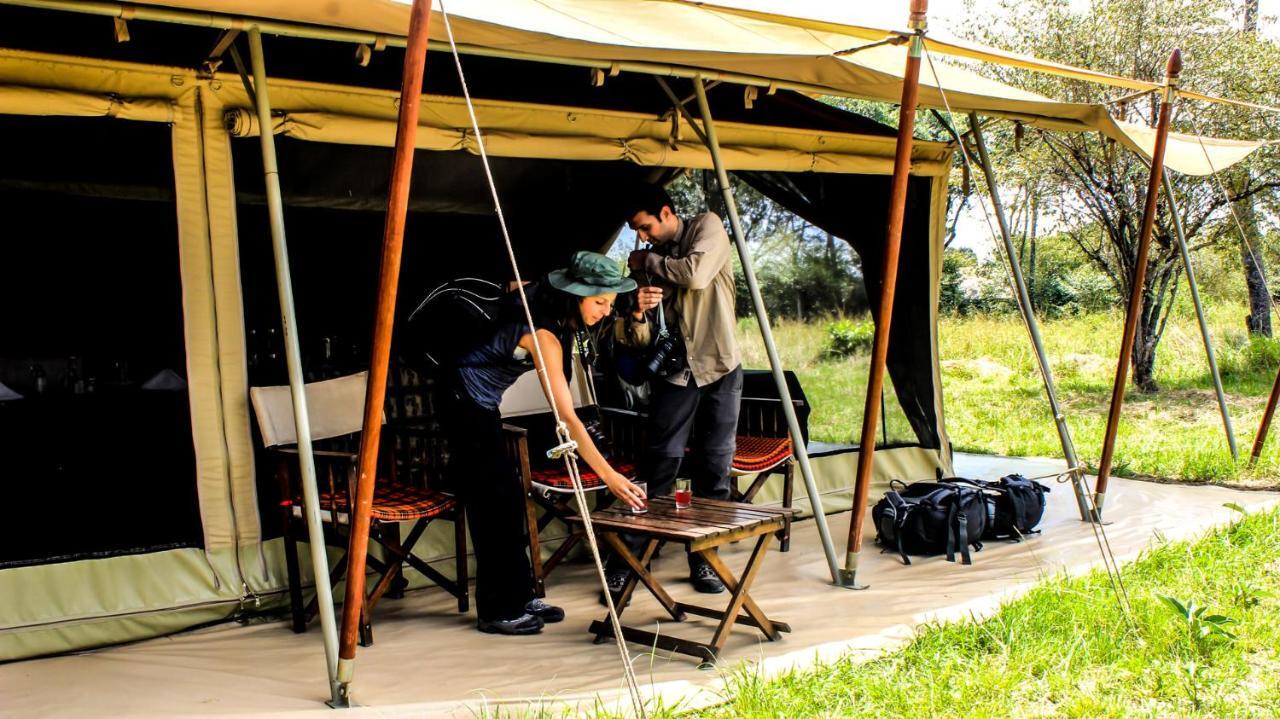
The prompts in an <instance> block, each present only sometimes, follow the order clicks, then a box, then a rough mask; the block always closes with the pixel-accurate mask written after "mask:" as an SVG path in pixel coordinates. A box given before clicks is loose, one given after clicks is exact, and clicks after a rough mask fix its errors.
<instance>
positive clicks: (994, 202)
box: [969, 112, 1093, 522]
mask: <svg viewBox="0 0 1280 719" xmlns="http://www.w3.org/2000/svg"><path fill="white" fill-rule="evenodd" d="M969 126H970V127H971V128H972V129H973V140H974V144H975V145H977V148H978V164H979V165H980V166H981V167H982V174H983V175H984V176H986V178H987V190H988V191H989V192H990V193H991V206H992V207H993V208H995V214H996V224H997V225H998V226H999V227H1000V239H1001V240H1002V242H1003V243H1004V254H1005V257H1007V258H1008V259H1009V274H1010V276H1012V277H1013V284H1014V288H1015V289H1016V290H1017V292H1016V297H1017V300H1018V310H1019V311H1020V312H1021V313H1022V321H1023V323H1024V324H1025V325H1026V327H1027V333H1028V334H1030V335H1031V346H1032V348H1033V349H1035V352H1036V362H1037V363H1038V364H1039V367H1040V379H1041V380H1043V381H1044V393H1045V396H1047V397H1048V398H1049V409H1050V411H1052V412H1053V424H1054V426H1055V427H1057V429H1058V441H1059V442H1061V443H1062V456H1063V457H1064V458H1066V460H1067V467H1068V468H1069V469H1068V471H1069V472H1070V473H1071V477H1072V480H1073V481H1072V483H1071V488H1072V489H1073V490H1074V491H1075V493H1076V506H1077V507H1078V508H1079V510H1080V519H1081V521H1085V522H1087V521H1089V520H1090V519H1091V518H1092V514H1093V513H1092V512H1090V511H1089V505H1088V498H1087V496H1086V495H1087V493H1088V491H1089V488H1088V485H1086V484H1085V483H1084V474H1083V470H1082V469H1081V468H1080V459H1079V458H1078V457H1077V456H1076V446H1075V443H1074V442H1073V441H1071V428H1070V427H1068V426H1067V418H1066V415H1065V414H1063V412H1062V404H1061V403H1060V402H1058V392H1057V389H1056V388H1055V387H1054V384H1053V369H1052V368H1051V367H1050V365H1049V357H1048V355H1047V354H1046V353H1045V350H1044V339H1043V338H1042V337H1041V336H1040V323H1039V322H1038V321H1037V320H1036V313H1035V309H1034V308H1033V307H1032V305H1031V295H1030V293H1029V292H1028V291H1027V281H1026V278H1025V277H1023V276H1022V265H1021V264H1020V263H1019V262H1018V253H1017V250H1016V249H1014V247H1013V238H1012V236H1011V235H1010V234H1009V220H1008V218H1007V216H1006V215H1005V212H1004V202H1003V201H1001V199H1000V189H999V183H997V182H996V172H995V168H994V167H992V166H991V157H990V156H989V155H988V154H987V141H986V138H984V137H983V135H982V126H981V125H980V124H979V122H978V114H977V113H976V112H971V113H969Z"/></svg>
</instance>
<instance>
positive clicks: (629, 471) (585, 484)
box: [530, 462, 636, 490]
mask: <svg viewBox="0 0 1280 719" xmlns="http://www.w3.org/2000/svg"><path fill="white" fill-rule="evenodd" d="M578 466H579V467H580V468H581V469H580V470H579V471H578V476H579V477H581V478H582V488H583V489H599V488H600V487H603V486H604V480H602V479H600V476H599V475H597V474H596V473H595V472H593V471H592V470H591V469H590V468H589V467H586V466H584V465H582V464H579V465H578ZM613 468H614V469H615V470H617V472H618V473H619V474H623V475H626V476H628V477H631V476H634V475H635V472H636V468H635V465H634V464H632V463H630V462H619V463H617V464H614V465H613ZM530 477H531V478H532V479H533V483H534V484H541V485H544V486H547V487H551V488H552V489H570V490H571V489H573V481H572V480H570V479H569V473H568V471H566V470H565V468H564V465H563V464H562V465H560V466H557V467H551V468H549V469H535V470H533V472H532V474H531V475H530Z"/></svg>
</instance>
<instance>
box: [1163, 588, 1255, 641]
mask: <svg viewBox="0 0 1280 719" xmlns="http://www.w3.org/2000/svg"><path fill="white" fill-rule="evenodd" d="M1157 596H1159V598H1160V601H1162V602H1164V604H1165V606H1166V607H1168V608H1169V610H1170V611H1171V612H1173V614H1174V616H1175V617H1177V618H1178V620H1179V621H1180V623H1181V625H1182V627H1183V628H1184V629H1185V631H1186V633H1187V641H1188V642H1189V643H1190V645H1191V646H1192V647H1193V648H1194V649H1195V651H1196V653H1198V654H1199V655H1200V656H1208V655H1209V653H1210V652H1211V651H1212V650H1213V648H1214V646H1215V644H1214V642H1215V641H1228V642H1234V641H1235V640H1237V639H1239V638H1240V637H1238V636H1236V635H1235V634H1234V633H1232V632H1231V630H1229V629H1227V627H1229V626H1231V625H1233V624H1239V623H1240V622H1239V620H1236V619H1233V618H1232V617H1228V616H1226V615H1225V614H1209V613H1208V612H1209V608H1208V607H1204V606H1201V605H1199V604H1196V601H1195V600H1194V599H1188V600H1186V601H1183V600H1180V599H1177V598H1176V597H1171V596H1169V595H1168V594H1160V595H1157Z"/></svg>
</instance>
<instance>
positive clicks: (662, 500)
mask: <svg viewBox="0 0 1280 719" xmlns="http://www.w3.org/2000/svg"><path fill="white" fill-rule="evenodd" d="M794 513H795V512H794V510H792V509H786V508H772V507H755V506H751V505H746V504H737V503H735V502H723V501H719V500H714V499H699V498H695V499H694V500H693V503H692V506H690V507H689V508H688V509H676V506H675V502H674V501H673V500H672V499H671V498H670V497H653V498H651V499H650V500H649V511H648V512H647V513H645V514H632V513H631V510H630V509H629V508H628V507H626V506H623V505H614V506H611V507H609V508H607V509H602V510H600V511H597V512H594V513H592V515H591V521H592V523H593V525H594V527H595V530H596V533H597V535H598V536H600V537H601V538H602V539H603V540H604V542H605V543H606V544H607V545H608V546H609V547H610V548H612V549H613V551H614V552H616V553H617V554H618V556H619V557H620V558H621V559H623V560H624V561H626V563H627V565H628V566H630V567H631V570H632V572H631V576H630V577H629V578H628V579H627V583H626V586H625V587H623V590H622V594H621V595H620V600H619V601H618V602H617V605H616V606H617V611H618V616H619V617H621V616H622V612H623V610H624V609H625V607H626V605H627V603H628V602H629V600H630V599H631V594H632V592H634V591H635V588H636V585H637V584H641V583H643V584H644V586H645V588H646V589H648V590H649V592H650V593H651V594H653V596H654V598H655V599H657V600H658V602H659V603H660V604H661V605H662V607H663V608H664V609H666V610H667V613H668V614H670V615H671V618H672V619H673V620H675V621H677V622H681V621H684V619H685V616H686V615H687V614H695V615H698V616H701V617H710V618H712V619H719V620H720V624H719V626H717V627H716V630H715V634H713V635H712V637H711V641H710V642H699V641H694V640H691V639H682V638H679V637H675V636H671V635H666V634H654V633H652V632H647V631H644V630H641V629H636V628H635V627H629V626H626V625H623V626H622V635H623V636H624V637H625V638H626V639H627V641H631V642H636V643H638V644H644V645H646V646H657V647H661V648H663V649H666V650H668V651H673V652H679V653H681V654H688V655H690V656H694V657H698V658H699V659H703V660H705V661H715V660H716V659H717V658H718V657H719V655H720V650H721V649H722V648H723V647H724V643H725V641H726V640H727V639H728V638H729V632H730V630H732V629H733V626H734V624H736V623H738V622H741V623H743V624H746V625H748V626H752V627H755V628H756V629H759V630H760V632H761V633H762V634H764V636H765V637H766V638H767V639H768V640H769V641H777V640H778V639H779V638H780V632H790V631H791V626H790V625H788V624H786V623H784V622H780V621H777V620H773V619H770V618H769V617H768V616H766V615H765V613H764V611H763V610H762V609H760V607H759V605H757V604H756V603H755V600H753V599H752V598H751V595H750V594H749V592H748V590H749V589H750V588H751V583H752V582H753V581H755V578H756V574H758V573H759V571H760V566H761V565H762V564H763V562H764V555H765V553H766V552H767V551H768V549H769V542H770V541H771V540H772V539H773V537H774V535H775V534H777V533H778V531H779V530H780V529H782V528H783V527H784V526H786V525H788V524H789V523H790V520H791V518H792V516H793V515H794ZM568 519H569V521H571V522H573V523H575V524H581V523H582V520H581V518H579V517H577V516H571V517H569V518H568ZM620 534H633V535H638V536H641V537H644V538H645V540H646V541H645V545H644V549H643V550H642V551H641V553H640V556H639V557H636V556H635V555H634V554H633V553H632V552H631V551H630V550H629V549H628V548H627V546H626V545H625V544H624V543H623V542H622V541H621V539H619V535H620ZM751 537H757V539H756V543H755V548H754V549H752V551H751V558H750V559H749V560H747V565H746V567H745V568H743V570H742V575H741V576H739V577H735V576H734V575H733V572H732V571H731V570H730V569H729V567H728V566H726V565H725V563H724V561H723V560H721V559H720V555H719V554H717V553H716V551H715V550H716V548H717V547H719V546H720V545H722V544H728V543H729V542H734V541H738V540H741V539H749V538H751ZM664 542H676V543H679V544H682V545H684V546H685V547H686V548H687V549H688V550H689V551H690V552H696V553H698V554H700V555H702V556H703V558H705V559H706V560H707V563H708V564H709V565H711V568H712V569H713V570H715V573H716V574H717V575H719V577H720V581H722V582H724V585H725V588H727V589H728V590H729V601H728V605H727V606H726V607H725V608H724V609H715V608H712V607H704V606H701V605H696V604H687V603H685V602H677V601H675V600H674V599H672V598H671V595H669V594H667V591H666V590H665V589H664V588H663V587H662V584H661V583H660V582H659V581H658V580H657V578H656V577H654V576H653V574H651V573H650V572H649V570H648V569H647V567H648V566H649V560H651V559H652V558H653V554H654V552H656V551H657V549H658V546H659V545H660V544H662V543H664ZM589 631H591V633H593V634H595V635H596V642H597V643H600V642H603V641H605V640H607V639H608V638H609V637H611V636H613V628H612V626H611V625H610V622H609V618H608V617H607V616H606V617H605V618H604V619H602V620H600V621H595V622H592V623H591V627H590V630H589Z"/></svg>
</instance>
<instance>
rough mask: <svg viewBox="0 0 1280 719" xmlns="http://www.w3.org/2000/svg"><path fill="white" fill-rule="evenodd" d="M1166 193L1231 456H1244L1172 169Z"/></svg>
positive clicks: (1164, 176) (1166, 177)
mask: <svg viewBox="0 0 1280 719" xmlns="http://www.w3.org/2000/svg"><path fill="white" fill-rule="evenodd" d="M1161 177H1162V180H1161V181H1162V183H1163V184H1164V194H1165V198H1166V201H1167V202H1168V203H1169V216H1170V217H1171V218H1172V219H1173V223H1172V224H1173V237H1174V239H1175V240H1176V241H1177V243H1178V252H1179V253H1180V254H1181V255H1182V265H1183V266H1184V267H1186V269H1187V286H1188V287H1190V288H1191V304H1192V305H1194V306H1195V308H1196V320H1197V321H1198V322H1199V323H1200V338H1201V339H1202V340H1204V355H1205V358H1206V359H1207V360H1208V362H1209V374H1210V375H1211V376H1212V377H1213V391H1214V392H1215V393H1217V395H1218V411H1219V412H1221V413H1222V428H1223V430H1224V431H1226V433H1227V447H1228V448H1230V449H1231V459H1232V460H1233V461H1235V460H1238V459H1240V452H1239V450H1238V449H1237V448H1236V433H1235V430H1234V429H1233V428H1232V427H1231V411H1230V410H1228V409H1227V395H1226V393H1225V392H1224V391H1223V390H1222V375H1221V374H1220V373H1219V372H1218V358H1217V357H1216V356H1215V355H1214V352H1213V339H1212V338H1211V337H1210V336H1209V323H1208V322H1207V321H1206V320H1205V318H1204V305H1203V304H1201V302H1200V287H1199V283H1197V282H1196V271H1195V269H1193V268H1192V267H1191V253H1190V252H1189V251H1188V250H1187V236H1186V233H1185V231H1184V230H1183V229H1182V218H1180V217H1178V201H1177V199H1176V198H1175V197H1174V196H1173V182H1172V181H1171V180H1170V179H1169V170H1168V168H1164V172H1163V173H1161Z"/></svg>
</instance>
